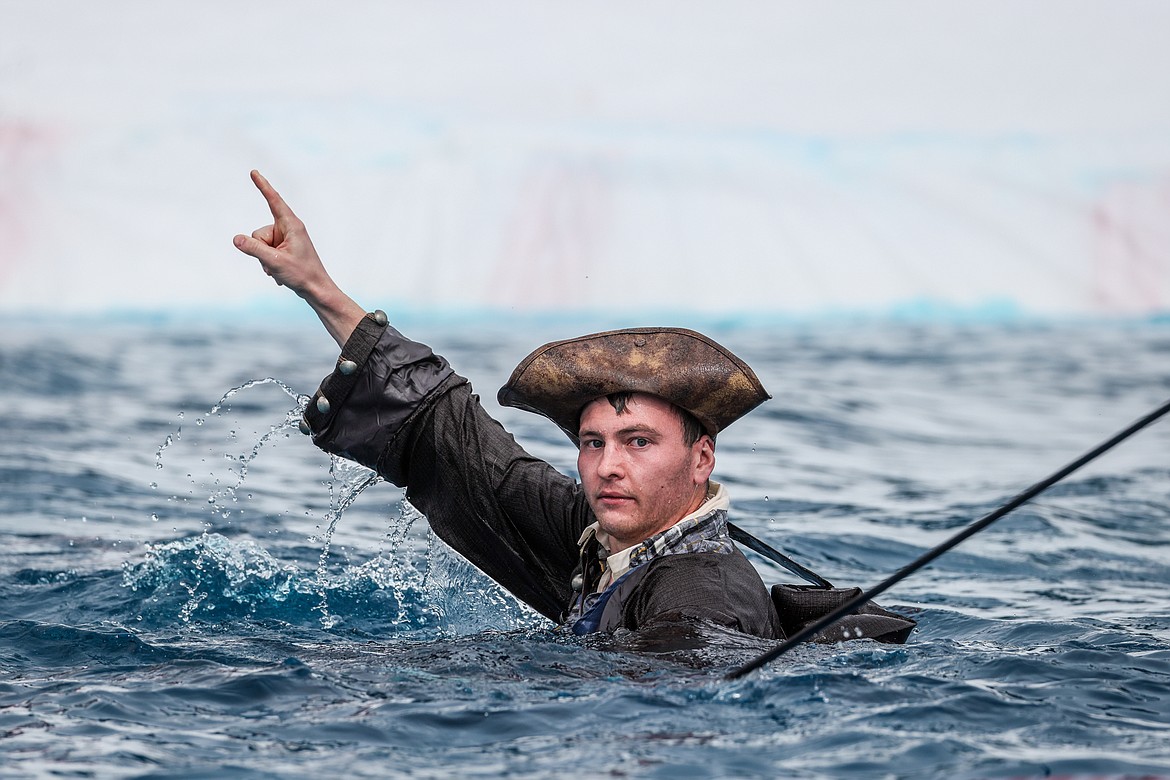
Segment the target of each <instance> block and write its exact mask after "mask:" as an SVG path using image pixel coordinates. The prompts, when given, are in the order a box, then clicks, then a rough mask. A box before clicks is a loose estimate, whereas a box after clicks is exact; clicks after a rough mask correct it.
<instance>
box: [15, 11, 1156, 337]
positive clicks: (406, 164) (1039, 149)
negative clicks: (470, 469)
mask: <svg viewBox="0 0 1170 780" xmlns="http://www.w3.org/2000/svg"><path fill="white" fill-rule="evenodd" d="M1168 29H1170V5H1168V4H1165V3H1161V2H1155V1H1153V0H1150V1H1147V2H1143V1H1141V0H1125V1H1123V2H1112V3H1099V2H1089V1H1087V0H1027V1H1024V2H1018V1H1016V0H1013V1H1012V2H999V1H996V2H984V3H968V4H962V5H959V4H949V3H948V4H942V3H928V2H916V1H912V0H893V1H891V2H878V3H830V4H819V3H798V2H746V1H744V0H732V1H731V2H720V3H697V2H641V3H625V2H621V3H619V2H598V3H590V4H587V5H584V6H582V5H569V4H563V3H546V2H528V1H526V0H503V1H502V2H494V3H470V2H446V3H422V2H382V1H381V0H379V1H378V2H365V1H351V2H341V3H336V4H331V5H330V7H328V8H326V7H325V6H324V5H323V4H319V3H309V2H302V1H301V0H294V1H292V2H287V1H286V2H272V1H270V0H262V1H260V2H249V3H238V2H226V1H224V0H210V1H209V2H202V3H198V4H178V3H165V2H164V3H159V2H142V1H139V0H108V1H107V2H102V3H80V2H77V3H72V2H44V3H32V2H18V1H17V0H0V30H3V33H2V43H0V316H5V318H6V319H8V320H9V323H10V325H11V323H13V322H19V321H20V320H21V319H22V318H25V317H27V316H29V315H39V314H55V313H59V312H61V311H62V310H63V309H66V310H69V311H71V312H74V313H77V312H86V313H92V314H115V315H136V314H142V313H147V314H159V313H176V312H178V313H181V312H190V313H196V314H198V315H200V316H206V315H208V314H209V313H215V314H223V315H224V316H228V317H235V316H243V315H248V314H263V315H265V316H271V315H273V314H274V313H279V312H284V311H287V312H294V311H295V312H297V316H301V315H303V312H302V311H301V309H300V308H299V307H300V306H301V304H300V302H299V301H297V300H296V299H295V298H294V297H293V296H291V295H289V294H288V293H287V291H284V290H280V289H278V288H276V287H275V286H274V285H272V283H271V281H270V280H269V279H268V278H267V277H265V276H264V275H263V274H262V273H260V271H259V270H258V269H257V268H256V267H254V261H252V260H250V259H249V258H246V257H244V256H242V255H239V254H238V253H237V252H236V251H235V250H234V249H233V248H232V245H231V237H232V236H233V235H234V234H235V233H237V232H250V231H251V230H252V229H254V228H256V227H258V226H260V225H262V224H264V223H265V222H267V221H268V219H269V218H268V215H267V212H266V210H265V207H264V203H263V201H262V200H261V198H260V197H259V195H258V194H257V193H256V192H255V191H254V190H253V188H252V185H251V183H250V182H249V181H248V171H249V170H250V169H252V168H258V169H260V170H261V171H263V172H264V173H265V174H266V175H268V176H269V178H270V179H271V180H272V181H273V183H274V184H275V186H276V187H277V188H278V189H279V190H280V191H281V192H282V194H284V195H285V197H286V198H287V199H288V200H289V202H290V203H291V204H292V205H293V207H294V209H296V211H297V212H298V214H299V215H300V216H301V217H302V218H303V219H304V220H305V221H306V223H307V224H308V226H309V228H310V232H311V234H312V235H313V237H314V239H315V241H316V243H317V245H318V248H319V249H320V251H321V254H322V256H323V257H324V258H325V260H326V262H327V264H328V265H329V267H330V269H331V270H332V272H333V274H334V276H335V277H336V278H337V280H338V281H339V283H340V284H341V285H342V286H343V287H345V288H346V289H347V290H349V291H351V292H352V294H353V295H354V296H355V297H356V298H357V299H358V301H359V302H361V303H362V304H363V305H365V306H366V307H368V308H373V307H375V306H381V307H383V308H386V309H388V310H389V309H391V308H392V307H398V309H399V310H400V311H408V312H409V311H414V312H426V313H428V314H433V315H438V316H447V315H450V316H454V315H457V314H458V315H465V314H467V313H468V312H470V313H473V314H484V315H487V316H498V315H503V314H509V313H513V314H515V313H520V314H525V313H540V312H546V313H555V312H559V313H563V312H567V311H571V312H593V313H605V312H615V313H620V316H622V317H633V318H634V319H637V320H639V321H642V322H645V321H648V320H649V319H651V318H652V317H651V315H655V316H663V317H666V316H669V315H670V314H671V313H672V312H688V313H691V314H696V313H698V314H704V315H706V314H710V315H715V316H725V315H726V316H731V315H734V316H736V317H752V316H760V317H823V316H829V317H832V316H837V315H840V314H847V315H853V314H861V315H878V316H889V315H895V316H897V315H905V316H926V317H953V316H962V317H994V318H1000V317H1012V316H1018V315H1025V316H1031V315H1039V316H1045V317H1047V316H1058V317H1065V316H1073V317H1081V316H1086V315H1088V316H1102V315H1103V316H1107V317H1115V316H1121V317H1133V316H1138V317H1146V316H1149V315H1157V314H1158V313H1159V312H1165V311H1166V310H1167V309H1170V219H1168V217H1170V75H1168V74H1170V47H1168V46H1166V44H1165V33H1166V30H1168Z"/></svg>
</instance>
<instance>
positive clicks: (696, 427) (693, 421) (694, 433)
mask: <svg viewBox="0 0 1170 780" xmlns="http://www.w3.org/2000/svg"><path fill="white" fill-rule="evenodd" d="M633 397H634V393H633V391H632V390H622V391H621V392H618V393H610V394H609V395H607V396H606V397H605V400H607V401H609V405H610V406H612V407H613V410H614V411H615V412H617V413H618V414H621V413H622V412H624V411H625V410H626V404H628V403H629V402H630V399H631V398H633ZM664 400H665V399H664ZM667 403H670V402H669V401H667ZM670 408H671V409H672V410H673V411H674V414H675V416H676V417H678V421H679V422H680V423H682V435H683V442H684V443H685V444H686V445H687V446H688V447H690V446H692V445H694V443H695V442H697V441H698V440H699V439H701V438H703V437H704V436H711V434H709V433H707V429H706V428H704V427H703V424H702V423H701V422H699V418H697V417H695V416H694V415H693V414H691V413H690V412H688V411H687V410H686V409H683V408H682V407H681V406H677V405H675V404H670ZM711 441H712V442H714V441H715V437H714V436H711Z"/></svg>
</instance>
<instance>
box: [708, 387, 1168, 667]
mask: <svg viewBox="0 0 1170 780" xmlns="http://www.w3.org/2000/svg"><path fill="white" fill-rule="evenodd" d="M1167 412H1170V401H1167V402H1166V403H1164V404H1162V405H1161V406H1159V407H1158V408H1157V409H1155V410H1154V411H1152V412H1150V413H1149V414H1147V415H1146V416H1145V417H1143V418H1141V419H1140V420H1138V421H1137V422H1135V423H1134V424H1133V425H1130V426H1129V427H1128V428H1126V429H1125V430H1123V431H1121V432H1120V433H1118V434H1117V435H1115V436H1114V437H1113V438H1111V439H1109V440H1108V441H1106V442H1104V443H1103V444H1100V445H1098V446H1097V447H1095V448H1094V449H1092V450H1090V451H1089V452H1086V453H1085V454H1084V455H1082V456H1081V457H1079V458H1077V459H1076V460H1074V461H1073V462H1072V463H1070V464H1068V465H1067V466H1065V467H1064V468H1062V469H1060V470H1059V471H1057V472H1056V473H1054V474H1052V475H1051V476H1049V477H1047V478H1045V479H1042V480H1040V481H1039V482H1037V483H1036V484H1035V485H1033V486H1032V487H1030V488H1028V489H1027V490H1025V491H1024V492H1023V493H1020V494H1019V495H1018V496H1016V497H1015V498H1013V499H1012V500H1011V501H1008V502H1007V503H1006V504H1004V505H1003V506H1001V507H1000V508H999V509H996V510H995V511H994V512H991V513H990V514H988V515H986V516H985V517H983V519H981V520H979V521H977V522H975V523H972V524H971V525H970V526H968V527H967V528H965V529H963V530H962V531H960V532H959V533H957V534H955V535H954V536H952V537H951V538H950V539H948V540H947V541H945V542H943V543H942V544H940V545H938V546H937V547H935V548H934V549H932V550H929V551H927V552H926V553H925V554H924V555H922V557H920V558H918V559H917V560H915V561H913V562H912V563H910V564H908V565H906V566H903V567H902V568H901V569H899V570H898V571H897V572H895V573H894V574H893V575H891V576H889V577H887V578H886V579H885V580H883V581H882V582H880V583H878V584H877V585H875V586H874V587H873V588H871V589H870V590H868V591H866V592H864V593H861V594H858V595H857V596H856V597H854V598H852V599H850V600H849V601H847V602H845V603H844V604H842V605H841V606H840V607H838V608H837V609H835V610H833V611H832V612H830V613H829V614H827V615H825V616H824V617H823V618H821V619H820V620H818V621H817V622H816V623H813V624H812V625H810V626H806V627H805V628H803V629H802V630H800V631H799V632H797V633H796V634H793V635H792V636H791V637H789V638H788V639H786V640H785V641H784V642H782V643H780V644H779V645H777V646H776V647H774V648H773V649H771V650H769V651H768V652H766V653H763V654H762V655H760V656H759V657H757V658H755V659H754V660H751V661H749V662H747V663H746V664H744V665H743V666H740V667H739V668H738V669H735V670H733V671H731V672H729V673H728V674H727V676H726V679H728V680H735V679H738V678H740V677H743V676H744V675H746V674H749V673H750V672H754V671H755V670H756V669H759V668H760V667H761V666H763V665H764V664H767V663H770V662H772V661H774V660H776V659H777V658H779V657H780V656H782V655H784V654H785V653H787V652H788V651H789V650H791V649H792V648H793V647H795V646H796V645H798V644H800V643H801V642H803V641H804V640H806V639H808V638H809V637H811V636H814V635H816V634H819V633H820V632H821V631H824V630H825V629H826V628H828V627H829V626H831V625H832V624H833V623H836V622H837V620H839V619H840V618H842V617H844V616H845V615H848V614H849V613H851V612H853V611H855V610H856V609H857V608H858V607H860V606H861V605H863V604H865V603H867V602H869V601H872V600H873V599H875V598H877V597H878V596H880V595H881V594H883V593H885V592H886V591H887V590H889V589H890V588H892V587H893V586H894V585H896V584H898V583H899V582H901V581H902V580H904V579H906V578H907V577H909V576H910V575H911V574H913V573H914V572H916V571H918V570H919V569H921V568H922V567H923V566H926V565H927V564H929V563H930V562H931V561H933V560H934V559H935V558H937V557H939V556H940V555H942V554H943V553H945V552H947V551H948V550H951V549H953V548H954V547H957V546H958V545H959V544H962V543H963V542H965V541H966V540H967V539H970V538H971V537H972V536H974V535H975V534H977V533H979V532H980V531H982V530H983V529H984V528H986V527H987V526H989V525H991V524H992V523H994V522H995V521H996V520H998V519H1000V518H1001V517H1003V516H1004V515H1006V514H1007V513H1008V512H1011V511H1012V510H1013V509H1016V508H1018V507H1019V506H1020V505H1021V504H1023V503H1025V502H1027V501H1030V500H1031V499H1033V498H1035V497H1036V496H1038V495H1040V494H1041V493H1043V492H1044V491H1045V490H1047V489H1048V488H1050V487H1052V486H1053V485H1055V484H1056V483H1057V482H1060V481H1061V480H1062V479H1064V478H1065V477H1067V476H1068V475H1069V474H1072V473H1073V472H1074V471H1076V470H1077V469H1079V468H1080V467H1081V466H1084V465H1085V464H1086V463H1089V462H1090V461H1093V460H1095V459H1097V458H1098V457H1100V456H1101V455H1104V454H1105V453H1106V452H1108V451H1109V450H1111V449H1113V448H1114V447H1116V446H1117V445H1118V444H1120V443H1121V442H1123V441H1125V440H1126V439H1128V438H1129V437H1130V436H1132V435H1134V434H1135V433H1137V432H1138V431H1140V430H1141V429H1142V428H1145V427H1146V426H1147V425H1149V424H1150V423H1152V422H1154V421H1155V420H1157V419H1158V418H1159V417H1162V416H1163V415H1164V414H1166V413H1167Z"/></svg>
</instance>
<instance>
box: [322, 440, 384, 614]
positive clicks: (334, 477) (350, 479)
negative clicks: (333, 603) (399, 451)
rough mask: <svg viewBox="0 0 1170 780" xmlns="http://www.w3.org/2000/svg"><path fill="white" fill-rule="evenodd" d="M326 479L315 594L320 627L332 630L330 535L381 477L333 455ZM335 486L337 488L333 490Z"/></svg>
mask: <svg viewBox="0 0 1170 780" xmlns="http://www.w3.org/2000/svg"><path fill="white" fill-rule="evenodd" d="M329 476H330V477H331V479H330V482H329V514H328V515H327V516H326V518H325V519H326V521H327V527H326V529H325V535H324V538H323V539H322V540H321V541H322V547H321V555H320V557H319V558H318V559H317V591H318V593H319V594H320V595H321V603H320V605H318V607H317V609H318V610H319V611H320V613H321V626H322V627H323V628H334V627H335V626H337V625H338V624H339V623H340V622H341V619H340V618H338V617H337V616H335V615H332V614H330V612H329V597H328V590H327V584H328V577H327V572H326V568H325V564H326V562H327V561H328V560H329V548H330V546H332V544H333V533H334V531H336V530H337V521H338V520H340V519H341V515H342V513H343V512H345V510H346V509H348V508H349V506H350V505H351V504H353V502H354V501H356V500H357V497H358V496H360V495H361V494H362V493H363V492H364V491H365V490H366V488H368V487H370V486H371V485H374V484H377V483H378V482H380V481H381V477H379V476H378V474H377V473H376V472H374V471H371V470H370V469H368V468H366V467H364V466H360V465H358V464H356V463H353V462H352V461H348V460H344V459H343V458H339V457H337V456H336V455H334V456H333V457H332V461H331V463H330V466H329ZM339 484H340V487H337V486H338V485H339Z"/></svg>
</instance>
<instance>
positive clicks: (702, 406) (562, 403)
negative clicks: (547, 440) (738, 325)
mask: <svg viewBox="0 0 1170 780" xmlns="http://www.w3.org/2000/svg"><path fill="white" fill-rule="evenodd" d="M624 391H630V392H636V393H649V394H651V395H656V396H658V397H659V398H662V399H664V400H666V401H669V402H670V403H672V404H674V405H675V406H678V407H680V408H682V409H685V410H687V411H688V412H690V413H691V414H693V415H694V416H695V417H696V418H697V419H698V420H699V422H700V423H702V425H703V427H704V428H706V429H707V433H709V434H711V435H712V436H714V435H715V434H717V433H719V432H720V431H722V430H723V429H724V428H726V427H727V426H728V425H730V424H731V423H733V422H735V421H736V420H738V419H739V418H740V417H742V416H744V415H745V414H747V413H748V412H750V411H751V410H752V409H755V408H756V407H757V406H759V405H760V404H761V403H763V402H764V401H766V400H768V399H769V398H770V397H771V396H769V395H768V392H767V391H766V390H765V389H764V387H763V385H761V384H760V380H759V379H757V378H756V375H755V373H754V372H753V371H752V370H751V368H749V367H748V365H747V364H746V363H744V362H743V361H742V360H740V359H739V358H738V357H736V356H735V355H733V354H732V353H731V352H730V351H729V350H727V349H725V348H724V347H722V346H720V345H719V344H716V343H715V342H714V341H712V340H711V339H709V338H707V337H706V336H704V335H703V334H701V333H696V332H694V331H692V330H686V329H684V328H628V329H626V330H611V331H606V332H604V333H594V334H591V335H588V336H581V337H579V338H575V339H567V340H565V341H554V342H552V343H551V344H545V345H544V346H543V347H540V348H539V349H537V350H536V351H534V352H533V353H532V354H531V355H529V356H528V357H526V358H524V360H522V361H521V362H520V365H518V366H516V370H515V371H513V372H512V376H511V377H509V379H508V382H507V383H506V384H505V385H504V386H503V387H502V388H500V392H499V395H498V400H499V402H500V404H501V405H502V406H513V407H516V408H517V409H525V410H527V411H530V412H536V413H537V414H542V415H544V416H545V417H547V418H549V419H550V420H552V421H553V422H555V423H556V424H557V425H559V426H560V427H561V429H562V430H564V432H565V433H567V434H568V435H569V438H571V439H572V440H573V441H577V431H578V425H579V423H580V417H581V410H582V409H584V408H585V406H586V405H587V404H589V403H590V402H591V401H594V400H596V399H597V398H600V397H602V396H605V395H609V394H610V393H618V392H624Z"/></svg>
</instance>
